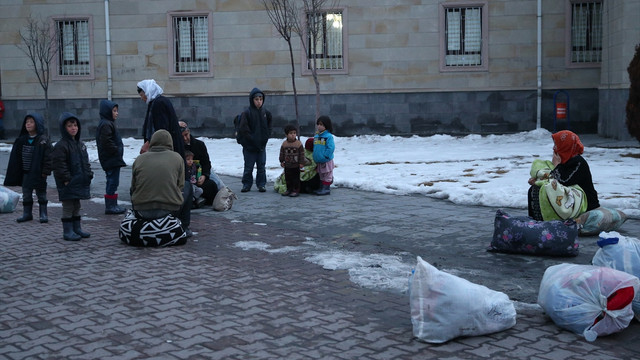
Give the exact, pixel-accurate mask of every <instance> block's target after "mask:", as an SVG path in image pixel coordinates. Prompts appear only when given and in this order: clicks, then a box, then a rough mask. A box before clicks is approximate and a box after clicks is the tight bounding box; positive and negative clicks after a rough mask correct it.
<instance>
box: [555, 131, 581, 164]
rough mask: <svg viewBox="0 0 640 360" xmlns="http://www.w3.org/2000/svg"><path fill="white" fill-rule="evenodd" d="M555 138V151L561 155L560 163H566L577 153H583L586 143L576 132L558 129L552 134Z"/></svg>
mask: <svg viewBox="0 0 640 360" xmlns="http://www.w3.org/2000/svg"><path fill="white" fill-rule="evenodd" d="M551 137H552V138H553V144H554V146H553V151H555V152H556V154H558V155H559V156H560V163H562V164H564V163H566V162H567V161H568V160H569V159H571V158H572V157H574V156H576V155H580V154H582V152H583V151H584V145H582V142H580V138H579V137H578V135H576V134H575V133H574V132H572V131H569V130H562V131H558V132H557V133H555V134H553V135H551Z"/></svg>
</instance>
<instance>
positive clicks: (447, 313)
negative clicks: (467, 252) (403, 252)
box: [409, 256, 516, 343]
mask: <svg viewBox="0 0 640 360" xmlns="http://www.w3.org/2000/svg"><path fill="white" fill-rule="evenodd" d="M409 301H410V305H411V322H412V324H413V335H414V336H416V337H417V338H419V339H420V340H423V341H426V342H429V343H443V342H445V341H449V340H451V339H453V338H456V337H458V336H477V335H484V334H490V333H494V332H498V331H503V330H506V329H509V328H511V327H512V326H514V325H515V324H516V309H515V307H514V306H513V303H512V302H511V300H509V297H508V296H507V295H506V294H504V293H501V292H498V291H495V290H491V289H489V288H487V287H485V286H482V285H478V284H474V283H472V282H470V281H468V280H465V279H462V278H460V277H457V276H454V275H451V274H448V273H446V272H443V271H440V270H438V269H436V268H435V267H433V266H432V265H431V264H429V263H427V262H426V261H424V260H422V258H421V257H419V256H418V263H417V265H416V269H415V271H414V274H413V275H412V276H411V278H410V279H409Z"/></svg>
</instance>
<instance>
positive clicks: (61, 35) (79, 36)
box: [56, 20, 91, 76]
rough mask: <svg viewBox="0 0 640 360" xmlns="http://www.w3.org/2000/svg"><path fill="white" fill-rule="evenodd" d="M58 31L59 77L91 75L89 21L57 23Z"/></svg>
mask: <svg viewBox="0 0 640 360" xmlns="http://www.w3.org/2000/svg"><path fill="white" fill-rule="evenodd" d="M56 27H57V30H58V39H59V43H58V75H62V76H78V75H80V76H82V75H90V74H91V48H90V39H89V22H88V21H87V20H62V21H57V22H56Z"/></svg>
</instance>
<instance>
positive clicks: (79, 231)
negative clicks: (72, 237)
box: [71, 216, 91, 238]
mask: <svg viewBox="0 0 640 360" xmlns="http://www.w3.org/2000/svg"><path fill="white" fill-rule="evenodd" d="M71 220H72V221H73V232H74V233H76V234H78V235H80V236H81V237H83V238H88V237H89V236H91V234H89V233H88V232H84V231H82V227H81V226H80V216H74V217H72V218H71Z"/></svg>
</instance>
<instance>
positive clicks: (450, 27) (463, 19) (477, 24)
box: [445, 7, 482, 66]
mask: <svg viewBox="0 0 640 360" xmlns="http://www.w3.org/2000/svg"><path fill="white" fill-rule="evenodd" d="M445 22H446V25H445V26H446V27H445V37H446V44H447V53H446V56H445V63H446V66H479V65H482V8H480V7H468V8H447V9H445Z"/></svg>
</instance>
